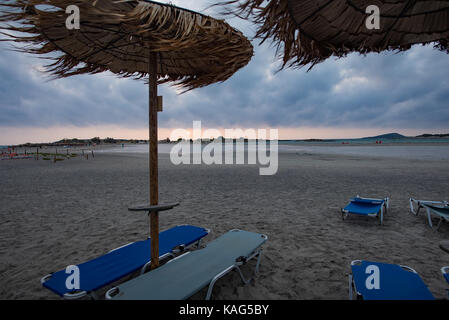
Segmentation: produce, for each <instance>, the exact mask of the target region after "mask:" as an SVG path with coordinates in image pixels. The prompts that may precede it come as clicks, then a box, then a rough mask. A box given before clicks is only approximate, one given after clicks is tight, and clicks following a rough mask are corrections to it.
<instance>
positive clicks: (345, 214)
mask: <svg viewBox="0 0 449 320" xmlns="http://www.w3.org/2000/svg"><path fill="white" fill-rule="evenodd" d="M355 198H357V199H362V200H373V201H384V203H383V204H382V206H381V208H380V212H377V213H372V214H367V215H366V216H368V217H375V218H379V224H380V225H382V223H383V221H384V215H385V214H386V213H387V211H388V210H389V209H390V198H389V197H386V198H384V199H375V198H362V197H360V196H359V195H357V196H356V197H355ZM349 214H350V212H349V211H348V210H345V209H343V208H342V209H341V218H342V219H343V220H345V219H346V218H347V217H348V216H349Z"/></svg>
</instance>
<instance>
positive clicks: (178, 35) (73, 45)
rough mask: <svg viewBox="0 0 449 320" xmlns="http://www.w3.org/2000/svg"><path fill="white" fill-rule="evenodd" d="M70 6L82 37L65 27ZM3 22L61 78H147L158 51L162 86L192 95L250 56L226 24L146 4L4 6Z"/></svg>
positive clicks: (30, 0)
mask: <svg viewBox="0 0 449 320" xmlns="http://www.w3.org/2000/svg"><path fill="white" fill-rule="evenodd" d="M69 5H76V6H78V7H79V9H80V29H78V30H69V29H67V28H66V19H67V17H68V16H69V14H66V13H65V11H66V8H67V7H68V6H69ZM0 23H1V25H0V29H3V31H4V32H2V33H3V34H6V35H7V36H8V37H7V41H12V42H15V43H18V44H22V45H19V46H17V49H18V50H19V51H23V52H26V53H31V54H37V55H44V56H46V57H48V58H49V59H53V60H54V61H53V62H52V63H50V64H49V65H48V66H47V71H48V72H50V73H51V74H52V75H54V76H55V77H56V78H64V77H68V76H72V75H77V74H95V73H99V72H103V71H106V70H109V71H111V72H113V73H115V74H117V75H119V76H122V77H132V78H135V79H142V78H147V76H148V72H149V70H148V59H149V52H150V51H153V52H157V55H158V67H157V73H158V81H159V83H165V82H174V84H175V85H178V86H180V87H182V88H184V89H186V90H190V89H194V88H198V87H203V86H207V85H209V84H212V83H215V82H221V81H225V80H226V79H228V78H229V77H230V76H232V75H233V74H234V73H235V72H236V71H237V70H238V69H240V68H242V67H243V66H245V65H246V64H247V63H248V62H249V61H250V60H251V57H252V55H253V47H252V45H251V43H250V42H249V40H248V39H247V38H246V37H245V36H244V35H243V34H242V33H241V32H240V31H238V30H236V29H234V28H232V27H231V26H230V25H229V24H227V23H226V22H224V21H223V20H217V19H214V18H211V17H209V16H206V15H202V14H199V13H196V12H193V11H190V10H185V9H181V8H178V7H175V6H172V5H167V4H161V3H157V2H154V1H147V0H145V1H144V0H96V1H92V0H6V1H3V2H2V3H1V4H0ZM49 54H50V55H49Z"/></svg>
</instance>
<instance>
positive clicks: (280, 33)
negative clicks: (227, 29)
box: [222, 0, 449, 67]
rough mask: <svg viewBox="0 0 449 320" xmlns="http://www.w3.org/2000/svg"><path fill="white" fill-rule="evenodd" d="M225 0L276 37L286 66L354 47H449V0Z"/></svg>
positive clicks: (371, 49) (261, 30) (264, 37)
mask: <svg viewBox="0 0 449 320" xmlns="http://www.w3.org/2000/svg"><path fill="white" fill-rule="evenodd" d="M222 4H224V5H225V8H227V10H226V12H227V13H232V14H235V15H238V16H240V17H242V18H245V19H251V20H252V21H253V22H254V23H256V24H257V25H258V29H257V33H256V37H258V38H261V39H262V40H263V41H265V40H267V39H271V40H272V41H273V42H274V43H275V45H276V46H277V53H278V55H279V56H280V57H281V59H282V61H283V65H282V67H286V66H287V67H302V66H305V65H308V64H310V65H311V66H312V67H313V65H315V64H316V63H319V62H322V61H324V60H326V59H327V58H329V57H331V56H336V57H342V56H345V55H347V54H349V53H351V52H359V53H362V54H366V53H369V52H381V51H385V50H395V51H405V50H408V49H410V48H411V46H412V45H413V44H418V43H421V44H427V43H434V45H435V47H437V48H438V49H440V50H443V51H446V52H447V51H448V44H449V1H447V0H446V1H431V0H428V1H418V0H395V1H388V0H331V1H329V0H234V1H228V2H225V3H222ZM372 5H374V6H376V7H377V8H378V9H379V12H378V15H377V17H379V28H378V29H377V28H373V29H371V28H368V27H367V24H366V22H367V19H371V17H373V14H375V13H376V12H375V11H371V9H369V6H372ZM367 9H368V10H367ZM376 14H377V13H376Z"/></svg>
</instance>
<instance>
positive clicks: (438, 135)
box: [416, 133, 449, 138]
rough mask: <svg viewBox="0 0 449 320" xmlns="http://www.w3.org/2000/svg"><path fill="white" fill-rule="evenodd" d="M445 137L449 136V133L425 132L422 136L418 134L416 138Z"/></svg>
mask: <svg viewBox="0 0 449 320" xmlns="http://www.w3.org/2000/svg"><path fill="white" fill-rule="evenodd" d="M443 137H449V133H440V134H429V133H424V134H422V135H420V136H416V138H443Z"/></svg>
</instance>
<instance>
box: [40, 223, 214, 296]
mask: <svg viewBox="0 0 449 320" xmlns="http://www.w3.org/2000/svg"><path fill="white" fill-rule="evenodd" d="M207 234H208V231H207V230H206V229H204V228H200V227H195V226H190V225H182V226H176V227H173V228H171V229H168V230H165V231H162V232H161V233H160V234H159V255H160V256H163V255H165V254H167V253H171V252H172V250H173V249H174V248H176V247H178V246H180V245H185V246H189V245H191V244H193V243H195V242H197V241H199V240H200V239H201V238H203V237H205V236H206V235H207ZM150 260H151V239H147V240H143V241H137V242H133V243H131V244H129V245H127V246H124V247H121V248H119V249H116V250H113V251H111V252H109V253H107V254H105V255H103V256H101V257H98V258H95V259H93V260H90V261H87V262H84V263H81V264H79V265H77V266H78V268H79V271H80V273H79V274H80V289H79V290H76V291H86V292H92V291H95V290H97V289H99V288H101V287H104V286H106V285H108V284H110V283H112V282H114V281H116V280H118V279H120V278H122V277H124V276H126V275H128V274H130V273H132V272H134V271H136V270H139V269H140V268H142V267H143V266H144V265H145V264H146V263H147V262H149V261H150ZM68 276H69V274H66V273H65V269H63V270H60V271H58V272H55V273H53V274H52V275H51V277H50V278H49V279H48V280H46V281H45V282H43V283H42V285H43V286H44V287H46V288H47V289H50V290H51V291H53V292H55V293H56V294H58V295H60V296H64V294H66V293H72V292H73V290H69V289H67V287H66V285H65V282H66V279H67V277H68Z"/></svg>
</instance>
